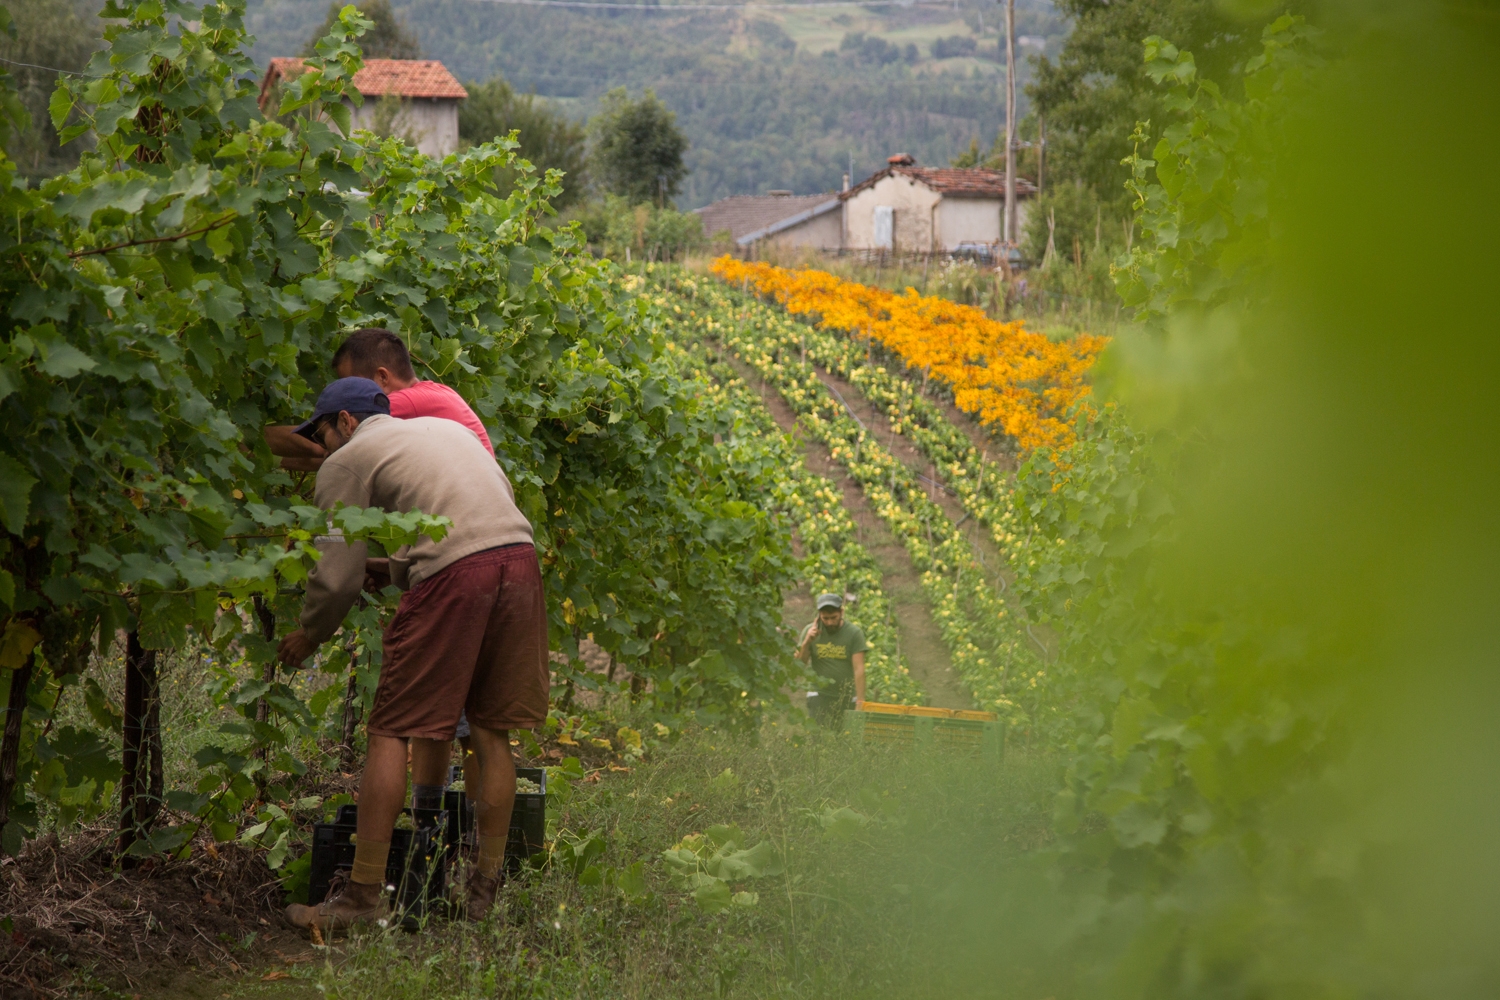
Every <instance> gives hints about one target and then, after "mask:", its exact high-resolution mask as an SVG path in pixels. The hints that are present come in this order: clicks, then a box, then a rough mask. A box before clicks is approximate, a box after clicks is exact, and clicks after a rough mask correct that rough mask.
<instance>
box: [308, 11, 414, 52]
mask: <svg viewBox="0 0 1500 1000" xmlns="http://www.w3.org/2000/svg"><path fill="white" fill-rule="evenodd" d="M343 6H344V2H343V0H333V3H331V4H329V5H328V16H327V17H326V18H324V20H323V23H322V24H320V25H318V28H317V30H316V31H314V32H313V33H312V37H310V38H309V39H308V40H307V44H306V45H305V46H303V48H302V54H303V55H304V56H312V55H315V54H316V53H315V51H314V46H316V45H317V44H318V39H320V38H322V37H323V36H324V35H327V34H328V32H330V31H332V30H333V28H334V26H335V25H336V24H338V20H339V11H340V10H341V9H342V8H343ZM356 6H358V7H359V12H360V14H362V15H363V16H364V17H365V18H366V19H367V20H369V21H373V22H374V23H375V27H373V28H371V29H370V30H369V31H367V32H365V34H364V37H362V38H360V40H359V47H360V49H361V50H362V51H363V52H364V54H365V58H366V59H420V58H422V43H421V42H419V41H418V40H417V35H416V32H414V31H412V30H411V29H410V28H408V27H407V26H406V22H404V21H402V20H401V18H399V17H397V16H396V12H395V11H394V10H392V9H391V0H360V3H358V4H357V5H356Z"/></svg>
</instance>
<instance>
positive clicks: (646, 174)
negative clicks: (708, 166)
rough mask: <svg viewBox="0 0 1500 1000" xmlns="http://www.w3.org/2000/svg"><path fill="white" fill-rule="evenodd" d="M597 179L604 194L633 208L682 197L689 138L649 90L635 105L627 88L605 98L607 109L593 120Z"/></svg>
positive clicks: (675, 119) (661, 203)
mask: <svg viewBox="0 0 1500 1000" xmlns="http://www.w3.org/2000/svg"><path fill="white" fill-rule="evenodd" d="M589 137H590V138H591V139H592V140H593V145H594V148H593V152H592V155H591V158H590V161H591V162H590V166H591V167H592V170H593V174H594V177H595V178H596V179H597V181H598V182H599V184H600V185H601V186H602V187H603V188H604V190H606V191H608V192H610V193H611V194H617V195H620V196H621V197H622V198H626V199H628V200H629V201H631V202H632V203H640V202H647V201H652V202H656V203H658V204H660V205H665V204H666V203H667V202H668V201H669V200H671V199H672V198H675V197H676V196H677V192H678V190H679V189H680V188H681V186H682V180H683V178H684V177H686V176H687V167H686V166H685V165H684V164H683V162H682V156H683V154H684V153H686V152H687V148H688V141H687V137H686V136H684V135H683V134H682V130H681V129H679V128H678V127H677V116H676V114H674V113H673V112H671V111H669V110H667V106H666V105H665V104H663V103H662V102H661V101H659V100H657V97H656V94H655V93H654V92H652V91H650V90H647V91H646V92H645V93H644V94H642V95H641V99H640V100H638V101H632V100H631V99H630V95H629V94H628V93H627V92H626V90H625V88H624V87H616V88H615V89H614V90H611V91H610V92H609V93H608V94H605V95H604V101H603V107H602V108H601V109H600V111H599V113H598V114H597V115H595V116H594V117H593V118H591V119H589Z"/></svg>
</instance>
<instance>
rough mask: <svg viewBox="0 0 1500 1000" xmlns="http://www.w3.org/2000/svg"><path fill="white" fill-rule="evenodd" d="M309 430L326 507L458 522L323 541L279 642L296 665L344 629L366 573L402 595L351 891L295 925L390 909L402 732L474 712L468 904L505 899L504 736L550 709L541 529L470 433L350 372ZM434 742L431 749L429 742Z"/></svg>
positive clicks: (381, 692) (326, 394)
mask: <svg viewBox="0 0 1500 1000" xmlns="http://www.w3.org/2000/svg"><path fill="white" fill-rule="evenodd" d="M298 432H299V433H302V434H306V435H309V436H312V437H315V438H316V439H317V440H318V441H319V443H321V444H322V445H323V447H324V448H325V449H326V450H327V452H328V458H327V459H326V460H325V461H324V462H323V465H322V467H321V468H320V469H319V470H318V481H317V490H316V502H317V504H318V506H319V507H322V508H324V509H328V508H331V507H333V506H334V505H335V504H336V503H339V502H341V501H342V502H343V503H344V504H345V505H346V506H352V507H378V508H380V509H382V510H387V511H392V512H396V511H399V512H408V511H413V510H420V511H422V512H423V513H427V514H437V515H441V516H444V517H447V518H449V519H450V520H451V521H452V522H453V527H452V528H451V529H450V530H449V532H448V534H447V536H446V537H444V539H443V540H442V541H441V542H433V541H432V540H431V539H429V538H423V539H421V540H420V541H418V542H417V544H415V545H411V546H407V547H404V548H401V549H398V550H397V551H395V552H393V553H391V554H390V558H389V560H388V561H386V560H371V559H367V554H366V546H365V543H363V542H355V543H352V544H350V543H345V542H344V541H343V540H342V539H341V538H338V537H330V538H328V539H324V540H321V541H320V542H319V543H318V547H319V549H320V551H321V553H322V558H321V559H320V560H319V562H318V564H317V566H316V567H315V568H314V570H313V572H312V575H311V577H310V578H309V579H308V583H307V595H306V598H305V600H304V602H303V607H302V616H301V624H302V627H301V628H299V629H297V630H296V631H295V632H292V633H291V634H289V635H287V636H286V637H285V638H284V639H282V641H281V645H280V647H279V649H278V653H277V655H278V657H279V658H280V659H281V661H282V662H283V663H285V664H287V665H288V666H290V667H293V668H295V667H297V666H299V665H300V664H301V663H302V662H303V661H304V660H306V659H307V657H308V656H310V655H312V653H313V652H314V651H315V650H316V649H317V648H318V646H319V645H321V644H322V643H323V642H325V641H326V640H327V639H329V638H330V637H331V636H332V635H333V633H334V632H335V631H337V629H338V628H339V626H340V625H341V624H342V623H343V620H344V615H345V614H347V613H348V611H349V608H350V607H352V606H353V604H354V601H355V600H356V599H357V598H358V597H359V593H360V590H361V589H362V587H363V584H364V580H365V574H366V572H367V571H369V572H371V573H372V574H375V575H376V576H380V575H383V574H388V575H389V578H390V581H391V582H392V583H394V584H395V585H396V586H398V587H400V588H401V589H403V590H405V591H406V593H405V594H404V595H403V596H402V598H401V604H400V607H399V608H398V609H397V612H396V615H395V617H394V618H393V619H392V620H391V623H390V625H389V626H388V627H387V628H386V630H385V639H384V648H385V654H384V662H383V665H382V667H381V672H380V683H379V686H378V687H377V688H376V691H375V703H374V705H373V707H372V708H371V709H370V715H369V718H368V720H367V721H366V729H367V731H368V734H369V753H368V757H367V760H366V763H365V772H364V775H363V776H362V777H361V779H360V786H359V828H358V833H357V839H356V843H355V859H354V869H353V871H352V872H351V873H350V880H349V883H348V885H347V886H346V887H345V889H344V891H343V892H342V893H340V894H339V895H338V896H336V897H334V898H333V899H330V900H328V901H326V902H324V903H322V904H320V905H318V906H315V907H313V906H300V905H293V906H291V907H289V908H288V910H287V918H288V920H289V921H290V922H291V923H292V924H294V925H295V926H298V927H304V928H305V927H312V926H317V927H318V928H319V929H320V930H325V931H331V930H337V929H340V928H344V927H347V926H349V925H350V924H352V923H354V922H356V921H360V920H368V919H375V918H378V917H380V916H381V915H383V914H384V912H385V904H384V902H383V900H382V897H381V890H382V887H383V886H384V884H385V868H386V860H387V855H388V853H389V850H390V842H391V831H392V829H393V827H394V824H395V820H396V816H397V814H398V813H399V812H400V811H401V806H402V804H403V803H404V801H405V798H406V762H407V741H408V740H421V741H437V742H440V743H441V744H443V746H444V747H445V748H446V746H447V745H448V744H451V743H452V741H453V736H454V730H455V728H456V727H457V725H458V719H459V714H460V713H461V712H463V711H465V710H467V712H468V718H469V724H470V727H471V729H472V738H473V745H474V750H475V753H476V756H477V757H478V764H479V767H478V787H477V788H475V787H471V788H470V792H469V794H470V798H471V799H473V800H474V802H475V820H476V825H477V827H478V832H479V858H478V863H477V872H476V873H475V874H473V875H471V876H470V878H469V880H468V885H467V889H468V912H469V916H470V917H471V918H473V919H478V918H480V917H482V916H483V915H484V913H485V912H487V911H488V910H489V908H490V906H491V905H492V904H493V902H494V898H495V893H496V891H497V889H498V887H499V882H500V867H501V865H502V863H503V862H504V856H505V837H506V833H507V831H508V829H509V827H510V813H511V807H512V805H513V803H514V800H515V786H516V774H515V765H514V762H513V761H512V758H511V754H510V742H509V732H508V731H509V730H511V729H516V728H519V729H530V728H534V727H536V726H538V725H541V724H542V722H543V720H545V719H546V717H547V696H548V687H549V676H548V668H547V612H546V603H545V600H544V598H543V594H542V577H541V567H540V566H539V565H538V563H537V557H536V549H535V547H534V545H533V543H532V533H531V524H530V523H529V522H528V521H527V520H526V518H525V517H524V516H523V515H522V514H521V512H520V510H518V509H517V508H516V504H515V497H514V494H513V492H512V490H511V486H510V482H509V480H508V479H506V476H505V473H504V472H503V471H502V470H501V469H500V467H499V465H498V464H497V463H496V462H495V460H494V457H493V456H492V455H491V454H490V453H489V452H488V451H487V450H486V449H485V447H484V446H483V445H482V444H480V442H479V439H478V437H476V436H475V434H474V432H473V431H471V430H469V429H468V428H466V427H464V426H463V425H462V424H459V423H456V422H454V421H452V420H446V419H443V418H440V417H415V418H412V419H409V420H398V419H395V418H393V417H391V416H390V402H389V399H388V398H387V397H386V395H385V394H384V393H383V392H381V391H380V386H379V385H377V384H376V383H375V382H373V381H371V380H369V379H363V378H343V379H339V380H337V381H335V382H333V383H331V384H330V385H329V386H328V387H327V388H326V389H324V390H323V392H322V394H321V395H320V396H319V397H318V404H317V408H316V410H315V412H314V414H313V416H312V419H310V420H309V421H307V423H305V424H303V425H302V427H300V428H298ZM427 749H429V750H430V749H431V748H427Z"/></svg>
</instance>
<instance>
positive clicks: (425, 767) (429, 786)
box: [411, 736, 453, 809]
mask: <svg viewBox="0 0 1500 1000" xmlns="http://www.w3.org/2000/svg"><path fill="white" fill-rule="evenodd" d="M452 753H453V743H452V741H450V740H427V739H422V738H421V737H415V736H414V737H412V741H411V794H412V805H414V806H416V807H417V808H418V809H441V808H443V789H444V788H446V787H447V785H448V760H449V758H450V757H451V756H452Z"/></svg>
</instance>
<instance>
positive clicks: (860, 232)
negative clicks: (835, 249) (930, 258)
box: [843, 174, 939, 252]
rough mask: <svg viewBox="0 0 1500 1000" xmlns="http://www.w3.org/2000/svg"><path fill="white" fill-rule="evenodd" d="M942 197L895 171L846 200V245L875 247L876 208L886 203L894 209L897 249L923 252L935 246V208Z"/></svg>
mask: <svg viewBox="0 0 1500 1000" xmlns="http://www.w3.org/2000/svg"><path fill="white" fill-rule="evenodd" d="M938 201H939V196H938V194H937V192H936V191H933V190H931V189H930V188H928V187H927V186H926V185H925V184H918V183H917V182H916V181H914V180H912V179H911V178H910V177H906V176H904V175H902V174H892V175H890V176H889V177H882V178H881V179H880V180H878V181H876V182H875V183H874V184H872V185H871V186H870V187H867V188H865V189H864V190H863V191H860V192H858V193H857V194H854V195H851V196H850V197H849V198H847V199H845V201H844V212H843V215H844V219H843V228H844V246H845V247H847V248H849V249H851V250H873V249H876V246H875V207H876V206H877V205H885V206H889V207H890V208H892V209H894V210H895V224H896V225H895V244H896V245H895V249H896V250H898V251H915V252H923V251H926V250H930V249H932V246H933V243H932V240H933V225H934V223H935V221H936V220H935V219H934V213H933V208H934V206H936V205H937V204H938Z"/></svg>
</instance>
